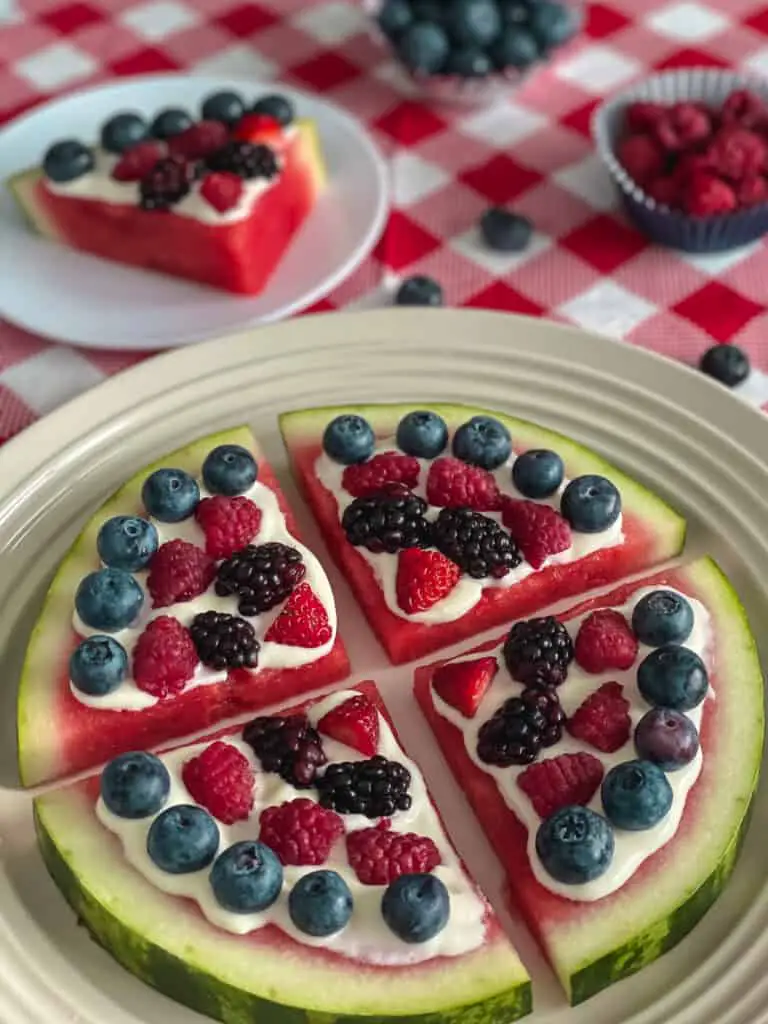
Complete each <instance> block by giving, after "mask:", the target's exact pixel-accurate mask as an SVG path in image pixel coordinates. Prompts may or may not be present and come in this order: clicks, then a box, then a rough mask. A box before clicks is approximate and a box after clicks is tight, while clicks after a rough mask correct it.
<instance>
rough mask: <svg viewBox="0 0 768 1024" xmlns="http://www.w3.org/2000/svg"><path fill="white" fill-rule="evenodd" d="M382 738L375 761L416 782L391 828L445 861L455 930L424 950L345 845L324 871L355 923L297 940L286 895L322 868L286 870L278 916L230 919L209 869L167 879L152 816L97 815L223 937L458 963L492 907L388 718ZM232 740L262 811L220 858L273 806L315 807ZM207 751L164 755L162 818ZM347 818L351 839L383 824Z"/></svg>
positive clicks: (342, 755) (230, 832)
mask: <svg viewBox="0 0 768 1024" xmlns="http://www.w3.org/2000/svg"><path fill="white" fill-rule="evenodd" d="M356 695H357V692H356V691H340V692H338V693H335V694H333V695H331V696H330V697H327V698H325V699H324V700H322V701H320V702H318V703H317V704H315V705H313V706H312V707H310V708H309V709H308V711H307V715H308V717H309V719H310V721H311V723H312V724H313V725H316V724H317V722H318V721H319V720H320V718H322V716H323V715H324V714H325V713H326V712H327V711H329V710H330V709H331V708H333V707H335V706H336V705H337V704H340V703H342V702H343V701H345V700H346V699H348V698H349V697H351V696H356ZM379 737H380V739H379V747H378V751H377V753H379V754H381V755H383V756H384V757H387V758H389V759H392V760H396V761H399V762H400V763H401V764H403V765H404V766H405V767H406V768H407V769H408V770H409V771H410V773H411V786H410V793H411V796H412V798H413V803H412V805H411V808H410V809H409V810H408V811H398V812H397V813H396V814H395V815H393V817H392V818H391V819H390V821H391V825H390V828H391V829H392V830H394V831H396V832H416V833H418V834H419V835H422V836H427V837H429V838H430V839H432V840H433V842H434V843H435V845H436V846H437V848H438V849H439V851H440V856H441V860H442V863H441V864H440V865H439V866H438V867H437V868H436V869H435V871H434V874H435V875H436V876H437V877H439V878H440V879H441V881H442V882H443V883H444V884H445V886H446V888H447V889H448V892H449V894H450V900H451V909H450V918H449V921H448V924H447V925H446V927H445V928H444V929H443V930H442V931H441V932H439V933H438V934H437V935H436V936H435V937H434V938H433V939H430V940H429V941H427V942H424V943H420V944H411V943H406V942H403V941H402V940H401V939H399V938H398V937H397V936H396V935H395V934H394V933H393V932H391V931H390V930H389V928H388V927H387V925H386V924H385V922H384V919H383V917H382V916H381V897H382V894H383V892H384V887H383V886H378V885H363V884H362V883H361V882H360V881H359V880H358V878H357V876H356V874H355V872H354V871H353V869H352V868H351V867H350V865H349V863H348V862H347V858H346V847H345V841H344V837H343V836H342V837H341V839H339V840H337V842H336V843H335V844H334V847H333V849H332V850H331V854H330V857H329V859H328V861H327V863H326V864H324V865H322V867H323V868H329V869H331V870H334V871H337V872H338V873H339V874H340V875H341V876H342V877H343V878H344V881H345V882H346V883H347V885H348V886H349V888H350V891H351V892H352V896H353V899H354V910H353V913H352V918H351V920H350V922H349V924H348V925H347V926H346V927H345V928H344V929H343V930H342V931H340V932H337V933H336V934H335V935H332V936H330V937H329V938H321V939H318V938H313V937H312V936H310V935H306V934H305V933H304V932H301V931H299V930H298V929H297V928H296V927H295V926H294V925H293V923H292V921H291V919H290V916H289V913H288V894H289V892H290V890H291V888H292V887H293V885H294V884H295V883H296V881H297V880H298V879H299V878H300V877H301V876H302V875H304V874H307V873H308V872H311V871H316V870H318V869H317V867H315V866H311V865H308V866H301V867H298V866H285V867H284V869H283V871H284V882H283V889H282V892H281V893H280V895H279V897H278V899H277V901H276V902H275V903H274V904H273V905H272V906H271V907H269V908H268V909H267V910H265V911H262V912H261V913H255V914H236V913H232V912H231V911H227V910H225V909H224V908H223V907H221V906H220V905H219V904H218V903H217V901H216V899H215V897H214V895H213V890H212V888H211V886H210V883H209V881H208V876H209V873H210V868H204V869H203V870H201V871H196V872H193V873H191V874H186V875H172V874H167V873H166V872H164V871H162V870H160V868H158V867H157V866H156V865H155V864H154V863H153V861H152V860H151V858H150V857H149V854H148V853H147V849H146V843H147V834H148V832H149V828H150V826H151V824H152V821H153V820H154V817H152V816H150V817H147V818H142V819H138V820H137V819H133V820H131V819H127V818H120V817H118V816H116V815H115V814H113V813H112V812H111V811H109V810H108V809H107V807H106V806H105V804H104V802H103V800H102V799H101V798H99V800H98V802H97V804H96V814H97V816H98V818H99V820H100V821H101V823H102V824H103V825H104V826H105V827H106V828H107V829H109V830H110V832H113V833H114V834H115V835H117V836H118V837H119V839H120V841H121V843H122V846H123V851H124V853H125V856H126V858H127V860H128V861H129V862H130V863H131V864H132V865H133V866H134V867H135V868H136V869H137V870H138V871H139V872H140V873H141V874H142V875H143V876H144V878H146V879H147V880H148V881H149V882H150V883H151V884H152V885H154V886H156V887H157V888H158V889H161V890H162V891H163V892H166V893H169V894H171V895H174V896H185V897H188V898H189V899H193V900H195V902H196V903H197V904H198V906H199V907H200V910H201V912H202V913H203V914H204V916H205V917H206V918H207V919H208V920H209V921H210V922H211V923H212V924H214V925H216V926H217V927H218V928H221V929H223V930H225V931H228V932H232V933H234V934H237V935H245V934H246V933H248V932H251V931H255V930H256V929H259V928H263V927H265V926H266V925H270V924H271V925H276V926H277V927H278V928H280V930H281V931H283V932H285V933H286V934H287V935H289V936H291V938H293V939H295V940H296V941H297V942H300V943H302V944H303V945H307V946H322V947H323V948H326V949H331V950H333V951H334V952H337V953H339V954H341V955H342V956H346V957H350V958H353V959H356V960H361V961H364V962H366V963H372V964H393V965H404V964H414V963H421V962H423V961H425V960H431V959H433V958H434V957H437V956H460V955H461V954H463V953H467V952H469V951H470V950H472V949H476V948H477V947H478V946H480V945H481V944H482V942H483V940H484V938H485V916H486V912H487V906H486V904H485V902H484V900H483V899H482V898H481V897H480V896H479V895H478V893H477V892H476V890H475V889H474V887H473V885H472V883H471V882H470V880H469V878H468V877H467V875H466V873H465V871H464V869H463V868H462V866H461V863H460V861H459V859H458V857H457V855H456V853H455V852H454V850H453V848H452V846H451V844H450V842H449V841H448V838H447V836H446V834H445V832H444V831H443V828H442V826H441V823H440V820H439V818H438V815H437V812H436V810H435V808H434V807H433V806H432V803H431V801H430V799H429V796H428V794H427V789H426V785H425V783H424V778H423V776H422V775H421V772H420V771H419V769H418V767H417V766H416V765H415V764H414V763H413V762H412V761H410V760H409V759H408V758H407V757H406V756H405V754H404V753H403V751H402V749H401V748H400V746H399V744H398V743H397V740H396V739H395V737H394V735H393V733H392V730H391V728H390V727H389V725H388V724H387V722H386V721H385V720H384V719H383V718H382V717H381V715H379ZM225 740H226V742H228V743H231V744H232V746H234V747H236V749H237V750H239V751H241V753H243V754H244V755H245V757H247V758H248V760H249V762H250V764H251V765H252V767H253V769H254V772H255V776H256V783H255V789H254V793H255V803H254V809H253V811H252V812H251V815H250V817H249V818H248V820H247V821H244V822H238V823H236V824H234V825H223V824H221V823H220V822H217V824H218V826H219V832H220V835H221V840H220V844H219V852H222V851H223V850H224V849H226V848H227V847H228V846H230V845H231V844H233V843H236V842H239V841H241V840H245V839H251V840H253V839H256V838H257V837H258V833H259V816H260V814H261V812H262V811H263V810H264V809H265V808H266V807H269V806H274V805H276V804H281V803H283V802H285V801H288V800H293V799H296V798H298V797H303V798H309V799H315V798H316V791H314V790H296V789H294V788H293V787H292V786H291V785H290V784H289V783H287V782H285V781H284V780H283V779H282V778H280V777H279V776H278V775H274V774H270V773H265V772H262V771H261V768H260V765H259V761H258V759H257V758H256V757H255V756H254V753H253V750H252V749H251V747H250V746H249V745H248V744H247V743H244V742H243V741H242V740H241V739H239V736H238V737H232V738H228V739H227V738H226V737H225ZM206 746H207V744H205V743H202V744H197V745H195V746H191V747H186V748H184V749H182V750H177V751H172V752H170V753H168V754H163V755H161V760H162V761H163V762H164V764H165V766H166V768H167V769H168V771H169V774H170V776H171V790H170V794H169V796H168V800H167V801H166V803H165V805H164V807H163V808H162V810H167V809H168V808H169V807H171V806H173V805H175V804H191V803H194V800H192V798H191V796H190V794H189V792H188V791H187V789H186V787H185V786H184V783H183V781H182V774H181V772H182V766H183V764H184V762H185V761H188V760H190V759H191V758H192V757H194V756H195V755H197V754H199V753H200V752H201V751H202V750H203V749H204V748H205V747H206ZM323 748H324V750H325V752H326V755H327V757H328V761H329V762H332V761H359V760H362V759H363V755H362V754H360V753H358V752H357V751H356V750H353V749H352V748H351V747H348V746H346V745H344V744H342V743H339V742H337V741H335V740H331V739H329V738H328V737H326V736H323ZM341 818H342V821H343V823H344V828H345V830H346V832H352V831H355V830H356V829H361V828H370V827H371V826H372V825H374V824H375V821H372V820H370V819H368V818H365V817H363V816H361V815H349V814H346V815H341Z"/></svg>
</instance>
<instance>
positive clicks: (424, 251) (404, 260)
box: [375, 210, 440, 271]
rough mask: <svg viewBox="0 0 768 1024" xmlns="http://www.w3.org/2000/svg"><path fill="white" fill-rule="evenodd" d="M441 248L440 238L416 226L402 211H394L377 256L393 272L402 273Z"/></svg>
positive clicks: (379, 245)
mask: <svg viewBox="0 0 768 1024" xmlns="http://www.w3.org/2000/svg"><path fill="white" fill-rule="evenodd" d="M439 247H440V239H439V238H437V237H436V236H435V235H433V234H432V233H431V232H430V231H427V230H426V229H425V228H422V227H420V226H419V225H418V224H416V223H415V222H414V221H413V220H411V218H410V217H409V216H408V215H407V214H406V213H403V211H402V210H393V211H392V214H391V215H390V218H389V223H388V224H387V227H386V230H385V232H384V235H383V237H382V238H381V240H380V241H379V243H378V245H377V246H376V249H375V255H376V258H377V259H379V260H381V262H382V263H384V264H385V265H386V266H388V267H391V268H392V270H397V271H401V270H403V269H404V268H405V267H408V266H409V265H410V264H412V263H415V262H416V261H417V260H421V259H424V257H425V256H428V255H429V253H431V252H434V251H435V249H438V248H439Z"/></svg>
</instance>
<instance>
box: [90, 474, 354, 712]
mask: <svg viewBox="0 0 768 1024" xmlns="http://www.w3.org/2000/svg"><path fill="white" fill-rule="evenodd" d="M198 482H199V483H200V481H198ZM210 496H211V495H210V492H208V491H207V490H206V489H205V487H204V486H203V485H202V483H200V497H201V499H202V498H207V497H210ZM245 497H247V498H250V499H251V501H252V502H254V504H255V505H257V506H258V507H259V509H260V510H261V525H260V527H259V532H258V534H257V535H256V537H255V538H254V543H256V544H266V543H268V542H271V541H279V542H281V543H283V544H289V545H291V547H294V548H296V550H297V551H299V552H301V556H302V558H303V559H304V565H305V566H306V575H305V577H304V582H306V583H308V584H309V586H310V587H311V588H312V590H313V592H314V594H315V596H316V597H317V599H318V600H319V601H320V603H321V604H322V605H323V607H324V608H325V611H326V613H327V615H328V622H329V625H330V627H331V639H330V640H329V641H328V642H327V643H326V644H324V645H323V646H322V647H311V648H308V647H289V646H288V645H286V644H278V643H274V642H272V641H265V640H264V635H265V634H266V632H267V630H268V629H269V627H270V626H271V625H272V622H273V621H274V619H275V618H277V616H278V615H279V614H280V611H281V610H282V607H283V606H282V605H278V606H277V607H276V608H272V609H271V610H270V611H268V612H265V613H264V614H262V615H258V616H254V617H253V618H248V619H247V621H248V622H250V623H251V625H252V626H253V627H254V629H255V631H256V636H257V638H258V640H259V643H260V644H261V649H260V651H259V662H258V668H257V669H256V670H255V671H257V672H258V671H259V670H261V669H265V668H274V669H284V668H299V667H301V666H302V665H308V664H310V663H311V662H313V661H317V660H318V659H320V658H322V657H324V656H325V655H326V654H328V653H329V652H330V650H331V649H332V647H333V645H334V643H335V640H336V627H337V620H336V604H335V601H334V598H333V591H332V590H331V585H330V583H329V581H328V577H327V576H326V574H325V570H324V569H323V567H322V565H321V564H320V562H319V561H318V559H317V557H316V556H315V555H314V554H313V553H312V552H311V551H310V550H309V548H306V547H305V546H304V545H303V544H301V543H300V542H299V541H297V540H296V538H295V537H293V536H291V534H290V533H289V532H288V529H287V527H286V524H285V517H284V516H283V513H282V512H281V511H280V506H279V504H278V502H277V497H276V496H275V493H274V492H273V491H272V490H270V488H269V487H267V486H266V485H265V484H263V483H260V482H259V481H258V480H257V481H256V483H255V484H254V485H253V487H252V488H251V489H250V490H249V491H247V492H246V494H245ZM150 521H151V522H152V523H154V525H155V527H156V529H157V532H158V536H159V540H160V543H161V544H164V543H166V542H167V541H170V540H185V541H188V542H189V543H191V544H196V545H198V546H199V547H204V546H205V535H204V533H203V531H202V529H201V528H200V526H199V525H198V523H197V520H196V519H195V518H194V516H190V518H189V519H185V520H183V521H182V522H180V523H161V522H158V521H157V520H156V519H152V518H151V517H150ZM134 575H135V578H136V580H137V581H138V583H139V584H140V586H141V587H142V589H143V590H144V595H145V599H144V605H143V608H142V612H141V615H140V616H139V619H138V620H137V621H136V622H134V623H133V625H131V626H130V627H129V628H128V629H122V630H119V631H118V632H116V633H113V634H112V635H113V636H114V638H115V640H117V641H118V642H119V643H121V644H122V645H123V647H124V648H125V649H126V652H127V653H128V658H129V662H130V660H131V652H132V650H133V648H134V646H135V644H136V641H137V640H138V639H139V636H140V635H141V633H142V632H143V631H144V629H145V627H146V625H147V623H148V622H149V621H150V620H151V619H154V618H157V616H159V615H171V616H173V617H174V618H176V619H178V620H179V622H181V624H182V625H183V626H186V627H189V625H190V623H191V622H192V620H193V619H194V617H195V616H196V615H198V614H199V613H200V612H207V611H217V612H228V613H229V614H236V613H237V602H236V600H235V598H234V597H219V596H218V595H217V594H216V593H215V591H214V588H213V585H211V586H210V587H209V588H208V590H207V591H206V592H205V593H204V594H201V595H200V596H199V597H196V598H193V600H191V601H182V602H179V603H177V604H172V605H168V606H167V607H165V608H153V607H152V598H151V596H150V594H149V592H148V591H147V587H146V577H147V573H146V572H141V573H135V574H134ZM72 625H73V627H74V630H75V632H76V633H77V634H78V635H79V636H81V637H87V636H92V635H94V634H97V633H100V632H103V631H101V630H98V629H92V628H91V627H89V626H87V625H86V624H85V623H84V622H83V621H82V620H81V619H80V617H79V615H78V614H77V611H76V610H75V612H74V615H73V622H72ZM226 678H227V673H226V672H216V671H214V670H212V669H209V668H206V666H205V665H198V666H197V668H196V670H195V674H194V676H193V678H192V679H190V681H189V682H188V683H187V684H186V686H185V688H184V692H185V693H186V692H188V691H189V690H190V689H192V688H193V687H196V686H204V685H206V684H207V683H220V682H223V681H224V680H225V679H226ZM70 690H71V691H72V693H73V694H74V696H75V697H76V698H77V700H79V701H80V702H81V703H82V704H87V705H89V706H90V707H95V708H100V709H103V710H112V711H139V710H141V709H142V708H147V707H151V706H152V705H154V704H156V703H157V701H158V698H157V697H154V696H153V695H152V694H151V693H145V691H144V690H140V689H139V687H138V686H137V685H136V683H135V681H134V680H133V679H132V678H131V677H130V676H128V677H126V678H125V679H124V680H123V681H122V683H121V684H120V685H119V686H118V687H117V689H116V690H113V691H112V693H108V694H106V695H105V696H103V697H92V696H89V695H88V694H86V693H83V692H82V691H81V690H78V689H77V687H76V686H74V685H73V684H72V683H71V682H70Z"/></svg>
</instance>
